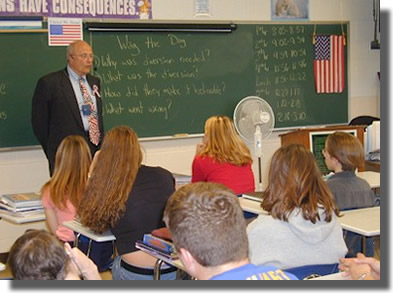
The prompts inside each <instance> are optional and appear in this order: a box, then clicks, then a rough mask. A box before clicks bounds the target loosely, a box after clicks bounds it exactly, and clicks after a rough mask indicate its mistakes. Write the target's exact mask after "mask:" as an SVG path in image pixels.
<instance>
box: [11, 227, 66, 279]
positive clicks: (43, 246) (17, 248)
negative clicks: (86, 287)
mask: <svg viewBox="0 0 393 293" xmlns="http://www.w3.org/2000/svg"><path fill="white" fill-rule="evenodd" d="M68 262H69V257H68V256H67V254H66V252H65V250H64V246H63V244H62V243H61V242H60V241H59V240H58V239H57V238H56V236H54V235H52V234H50V232H48V231H45V230H30V231H27V232H25V233H24V234H23V235H22V236H20V237H19V238H18V239H17V240H16V241H15V243H14V244H13V245H12V247H11V250H10V253H9V257H8V262H7V263H8V265H9V267H10V269H11V273H12V276H13V277H14V279H16V280H63V279H64V278H65V276H66V273H67V265H68Z"/></svg>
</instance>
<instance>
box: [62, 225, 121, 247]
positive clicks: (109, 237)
mask: <svg viewBox="0 0 393 293" xmlns="http://www.w3.org/2000/svg"><path fill="white" fill-rule="evenodd" d="M63 226H64V227H67V228H69V229H71V230H72V231H75V232H76V233H78V234H80V235H83V236H86V237H88V238H90V239H91V240H94V241H97V242H105V241H114V240H116V237H115V236H113V234H112V233H111V232H110V231H105V232H104V233H102V234H99V233H95V232H93V231H92V230H90V229H89V228H87V227H84V226H82V224H81V223H79V222H78V221H76V220H73V221H66V222H63ZM75 243H78V239H77V237H76V238H75Z"/></svg>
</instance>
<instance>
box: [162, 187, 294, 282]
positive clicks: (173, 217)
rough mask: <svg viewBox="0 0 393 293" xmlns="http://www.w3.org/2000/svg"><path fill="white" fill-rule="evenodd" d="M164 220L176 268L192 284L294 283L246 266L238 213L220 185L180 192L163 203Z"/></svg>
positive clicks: (243, 224)
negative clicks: (183, 271) (178, 263)
mask: <svg viewBox="0 0 393 293" xmlns="http://www.w3.org/2000/svg"><path fill="white" fill-rule="evenodd" d="M164 220H165V223H166V224H167V227H168V228H169V230H170V232H171V235H172V240H173V243H174V245H175V247H176V251H177V253H178V255H179V258H180V260H181V262H182V263H183V265H184V267H185V268H186V270H187V272H188V273H189V274H190V275H191V276H193V277H195V278H197V279H198V280H296V277H295V276H293V275H292V274H289V273H286V272H283V271H282V270H280V269H278V268H276V267H274V266H256V265H253V264H251V263H250V262H249V259H248V241H247V233H246V221H245V219H244V217H243V211H242V209H241V207H240V204H239V201H238V199H237V197H236V196H235V194H234V193H233V192H232V191H231V190H230V189H229V188H227V187H225V186H224V185H222V184H217V183H206V182H198V183H192V184H188V185H185V186H183V187H181V188H180V189H178V190H177V191H176V192H175V193H174V194H173V195H172V196H171V197H170V198H169V200H168V203H167V205H166V208H165V211H164Z"/></svg>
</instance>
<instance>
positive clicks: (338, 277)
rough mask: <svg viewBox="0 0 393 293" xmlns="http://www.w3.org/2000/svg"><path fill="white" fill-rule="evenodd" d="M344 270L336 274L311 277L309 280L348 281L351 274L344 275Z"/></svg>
mask: <svg viewBox="0 0 393 293" xmlns="http://www.w3.org/2000/svg"><path fill="white" fill-rule="evenodd" d="M342 274H343V273H342V272H338V273H334V274H329V275H325V276H320V277H316V278H312V279H309V280H307V281H324V280H340V281H346V280H351V278H350V276H348V277H343V275H342Z"/></svg>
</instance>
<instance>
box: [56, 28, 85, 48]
mask: <svg viewBox="0 0 393 293" xmlns="http://www.w3.org/2000/svg"><path fill="white" fill-rule="evenodd" d="M82 38H83V36H82V27H81V25H79V24H51V25H50V26H49V45H50V46H67V45H69V44H71V43H72V42H73V41H76V40H82Z"/></svg>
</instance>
